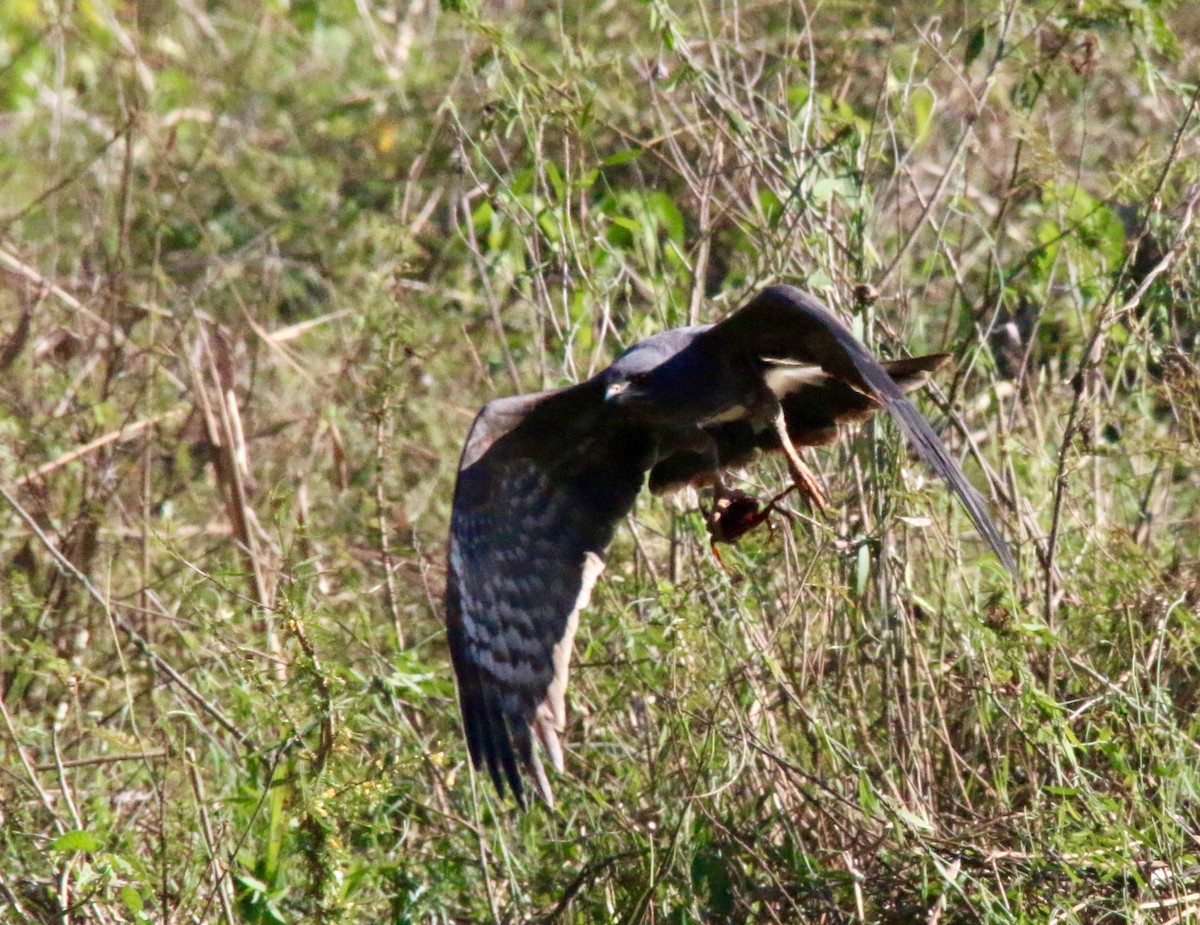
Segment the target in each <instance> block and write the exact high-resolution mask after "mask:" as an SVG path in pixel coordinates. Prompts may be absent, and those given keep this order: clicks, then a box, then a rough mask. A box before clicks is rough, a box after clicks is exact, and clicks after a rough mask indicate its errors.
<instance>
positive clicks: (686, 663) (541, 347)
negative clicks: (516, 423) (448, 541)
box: [0, 0, 1200, 923]
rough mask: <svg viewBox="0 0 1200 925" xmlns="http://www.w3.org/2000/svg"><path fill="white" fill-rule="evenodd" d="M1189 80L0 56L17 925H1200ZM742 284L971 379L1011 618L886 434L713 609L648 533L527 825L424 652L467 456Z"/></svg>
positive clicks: (180, 1) (769, 29)
mask: <svg viewBox="0 0 1200 925" xmlns="http://www.w3.org/2000/svg"><path fill="white" fill-rule="evenodd" d="M1198 48H1200V16H1198V15H1197V13H1196V10H1195V9H1194V6H1193V5H1192V4H1187V3H1180V4H1172V3H1166V2H1157V0H1072V2H1051V0H1026V2H1017V0H1003V2H1001V0H989V2H985V3H977V4H970V3H949V2H945V3H942V2H935V3H915V2H900V3H861V2H859V3H847V2H842V0H830V2H827V3H823V4H820V5H806V4H802V3H791V2H787V0H751V2H740V0H720V2H717V3H709V2H703V0H700V2H675V3H668V2H665V0H645V2H636V0H583V2H579V3H563V2H559V3H553V2H536V0H494V2H491V0H443V2H442V3H441V4H440V5H439V4H437V3H435V2H432V0H412V2H409V3H397V2H378V0H354V2H350V0H329V2H316V0H307V2H300V0H298V2H293V3H287V2H281V0H268V2H264V3H249V2H243V0H229V2H207V0H173V2H161V3H160V2H151V0H144V2H107V0H80V2H62V3H55V2H37V0H0V372H2V373H3V375H2V376H0V488H2V489H3V508H4V511H5V514H4V518H3V520H0V575H2V578H0V607H2V612H0V707H2V708H3V709H2V711H0V721H2V724H3V725H2V728H0V917H4V918H6V919H7V920H11V921H22V922H23V921H39V922H58V923H63V922H85V921H86V922H141V921H145V922H151V921H153V922H199V921H214V922H253V923H273V922H293V921H330V922H333V921H337V922H352V921H363V922H379V921H388V922H410V921H413V922H415V921H442V922H459V921H497V922H513V921H525V920H546V921H550V920H558V919H562V920H566V921H622V922H634V921H647V922H649V921H654V922H657V921H667V922H677V923H684V922H701V921H703V922H725V921H730V922H732V921H772V922H783V921H787V922H794V921H813V922H817V921H822V922H850V921H872V922H930V923H933V922H939V921H943V922H976V921H996V922H1038V921H1055V922H1099V921H1103V920H1106V919H1107V920H1118V919H1119V920H1129V921H1144V922H1159V921H1161V922H1168V921H1171V922H1173V921H1184V920H1188V919H1189V917H1195V916H1196V915H1197V914H1200V905H1198V902H1200V901H1198V900H1197V895H1198V889H1200V862H1198V859H1197V848H1196V845H1197V837H1198V829H1200V815H1198V810H1197V799H1198V796H1200V772H1198V771H1197V768H1198V767H1200V761H1198V760H1197V758H1198V751H1200V740H1198V738H1197V735H1198V733H1200V726H1198V724H1197V721H1196V719H1195V713H1196V706H1197V695H1198V692H1200V685H1198V684H1197V674H1196V661H1197V655H1198V649H1200V620H1198V605H1197V601H1198V600H1200V569H1198V567H1197V560H1198V556H1200V522H1198V519H1197V513H1196V512H1197V510H1200V476H1198V475H1197V464H1198V463H1200V439H1198V436H1197V435H1198V429H1200V372H1198V365H1197V364H1198V361H1200V357H1198V351H1197V331H1198V330H1200V311H1198V310H1197V308H1196V299H1195V289H1196V287H1197V285H1198V283H1200V270H1198V268H1197V258H1196V253H1195V249H1194V248H1193V247H1192V242H1193V240H1194V237H1195V233H1194V228H1193V225H1194V215H1193V213H1194V210H1195V207H1196V203H1197V201H1198V199H1200V186H1197V181H1198V179H1200V178H1198V177H1197V173H1198V172H1200V171H1198V169H1197V163H1200V162H1198V161H1197V158H1196V155H1197V133H1198V130H1197V121H1196V111H1195V110H1196V103H1197V87H1196V85H1195V83H1194V80H1195V74H1196V73H1197V66H1198V64H1200V52H1198V51H1197V49H1198ZM776 280H782V281H788V282H792V283H795V284H798V285H803V286H806V287H808V288H810V289H812V290H814V291H816V292H818V293H819V294H820V295H821V296H822V297H823V298H825V299H826V300H827V301H829V302H830V303H831V304H832V305H834V306H835V307H836V308H837V309H838V310H839V311H841V312H842V313H843V314H844V315H845V316H846V317H847V318H849V319H851V320H852V322H853V324H854V326H855V328H856V330H857V331H859V332H860V333H861V335H862V336H863V337H864V338H865V339H867V340H868V342H869V343H871V344H872V345H873V347H874V348H875V349H876V350H877V351H878V352H879V353H881V354H883V355H900V354H902V353H908V352H912V353H920V352H928V351H935V350H946V351H951V352H953V353H954V355H955V361H956V363H955V367H954V370H953V372H951V373H948V374H943V375H942V376H941V377H940V381H939V382H938V383H937V384H935V385H933V386H932V387H931V388H930V390H929V391H928V393H927V396H926V397H925V399H923V402H924V408H925V410H926V412H927V413H928V414H929V415H930V417H931V418H932V419H933V420H934V422H935V424H936V426H938V428H939V429H940V430H941V431H942V433H943V435H944V437H945V439H946V441H947V443H948V444H949V445H950V446H951V447H952V449H953V450H954V451H955V453H956V454H957V455H958V456H959V458H961V459H962V460H963V463H964V466H965V467H966V468H967V470H968V472H969V473H970V474H971V475H972V477H973V478H974V479H975V480H976V481H977V483H978V484H979V485H981V486H983V487H986V488H990V497H991V499H992V502H993V510H994V512H995V514H996V516H997V517H998V518H999V519H1000V520H1001V521H1002V522H1003V523H1005V525H1006V530H1007V532H1008V533H1009V535H1010V536H1012V537H1013V539H1014V541H1015V544H1016V545H1017V546H1018V548H1019V551H1020V556H1021V560H1022V574H1021V578H1020V580H1019V581H1018V582H1017V583H1016V584H1015V585H1010V583H1009V582H1008V580H1007V579H1006V577H1005V576H1004V575H1003V574H1002V573H1001V571H1000V570H999V569H998V567H997V566H996V565H995V564H994V563H993V562H992V561H991V560H990V559H989V557H988V556H987V555H986V554H985V552H984V550H983V548H982V546H981V544H980V543H979V542H978V541H977V540H976V539H975V538H974V536H973V535H972V534H971V532H970V528H969V524H968V523H967V522H966V520H965V518H963V517H962V515H961V514H960V512H958V511H957V510H956V509H955V507H954V505H953V504H951V503H950V502H949V501H948V499H947V498H946V496H945V494H944V492H942V490H941V489H940V487H939V486H938V485H936V484H932V483H931V482H930V481H929V479H928V476H927V475H926V473H925V472H924V471H923V470H922V469H921V468H920V467H919V466H916V465H910V461H909V460H908V458H907V456H906V455H905V452H904V450H903V447H902V445H901V444H900V442H899V441H898V438H897V435H896V434H895V433H894V431H893V430H892V428H891V427H890V425H888V424H886V423H882V422H881V423H879V424H875V425H870V426H867V427H864V428H863V429H862V430H861V431H860V432H859V433H857V434H855V435H853V436H848V437H847V438H846V439H844V440H843V441H841V442H840V443H839V444H838V445H836V446H833V447H830V448H828V449H826V450H824V451H822V452H821V454H820V455H819V457H818V465H819V468H820V471H821V473H822V475H823V477H824V479H825V480H826V483H827V485H828V486H829V488H830V490H831V492H832V494H833V497H834V498H835V501H836V503H835V505H834V513H832V514H830V515H829V516H823V517H810V516H801V517H799V518H798V519H796V520H794V521H783V522H781V523H780V524H779V525H778V527H777V529H776V530H775V531H774V532H770V531H766V530H763V531H761V532H759V533H756V534H754V535H752V536H750V537H747V539H746V541H745V542H744V543H743V544H742V545H741V546H740V547H738V549H737V550H731V551H730V552H729V553H728V554H727V555H726V559H727V561H729V563H730V566H731V569H730V572H728V573H727V572H725V571H723V570H722V569H721V568H720V567H719V566H718V565H717V564H716V563H715V561H714V560H713V558H712V557H711V555H710V553H709V552H708V548H707V541H706V537H705V536H704V532H703V527H702V521H701V519H700V517H699V515H698V514H697V513H696V507H695V503H694V500H695V499H693V498H680V499H667V500H651V499H644V500H643V502H642V503H641V504H640V505H639V508H638V510H637V512H636V513H635V515H634V516H633V517H631V518H630V521H629V523H628V525H627V526H626V527H623V528H622V530H621V531H619V534H618V539H617V541H616V543H615V544H614V548H613V550H612V552H611V554H610V556H609V567H608V571H607V572H606V576H605V578H604V580H603V581H602V582H601V586H600V587H599V588H598V591H597V594H596V596H595V599H594V601H593V606H592V608H591V610H590V612H589V614H588V615H587V616H586V617H585V620H584V627H583V629H582V632H581V636H580V639H579V641H578V643H577V660H578V662H579V663H580V664H579V668H578V670H577V671H575V672H574V673H573V676H572V683H573V690H572V691H571V694H570V698H571V702H570V709H571V720H570V725H569V728H568V732H567V738H568V740H569V745H568V756H567V765H568V768H567V773H566V774H565V775H564V776H562V777H561V778H560V779H559V780H558V781H557V785H556V791H557V795H558V798H559V800H560V805H559V807H558V809H557V810H554V811H551V810H548V809H547V808H545V807H536V808H534V809H533V810H531V811H530V812H529V813H527V814H524V815H521V814H519V813H517V812H516V810H515V809H514V808H513V807H512V806H511V805H508V804H506V803H505V802H504V801H502V800H499V799H498V798H497V797H496V795H495V794H494V793H493V792H492V791H491V790H490V789H489V785H488V784H487V783H486V782H485V781H483V780H477V779H476V778H475V777H474V775H473V774H472V773H471V772H470V769H469V767H468V766H467V764H466V761H465V745H464V743H463V740H462V737H461V734H460V730H459V726H458V716H457V706H456V703H455V693H454V687H453V682H452V679H451V673H450V668H449V662H448V656H447V652H446V646H445V642H444V634H443V631H442V628H441V603H440V595H441V592H442V585H443V575H444V569H443V563H442V544H443V542H444V536H445V532H446V527H447V519H448V514H449V504H450V498H451V492H452V487H453V479H454V471H455V465H456V460H457V454H458V451H459V448H460V447H461V443H462V440H463V437H464V435H465V432H466V429H467V427H468V426H469V424H470V421H471V417H472V415H473V414H474V412H475V411H476V410H477V409H478V407H479V406H481V405H482V404H483V403H484V402H485V401H487V400H488V399H489V398H491V397H494V396H497V395H500V394H510V393H514V392H517V391H529V390H534V389H540V388H551V387H557V386H560V385H564V384H566V383H569V382H572V381H576V380H578V379H579V378H581V377H583V376H586V375H589V374H591V373H593V372H595V371H596V370H598V369H600V368H602V367H603V366H604V365H605V364H607V362H608V361H609V360H610V359H611V358H612V357H613V356H614V355H615V353H616V352H618V351H619V350H620V349H621V348H622V347H623V346H625V345H628V344H629V343H632V342H634V341H636V340H637V339H639V338H641V337H644V336H646V335H648V334H650V333H653V332H655V331H658V330H660V329H662V328H663V327H664V326H670V325H681V324H688V323H696V322H700V321H710V320H714V319H716V318H719V317H721V316H722V315H723V314H724V313H726V312H728V311H730V310H732V309H733V308H734V307H736V306H737V305H738V304H739V303H740V302H741V301H742V300H743V299H744V298H745V297H746V296H747V295H748V294H749V293H751V292H753V291H754V290H755V288H756V287H758V286H760V285H763V284H765V283H767V282H772V281H776ZM785 478H786V473H785V472H784V471H783V470H782V468H781V467H780V466H779V465H777V464H776V463H774V462H764V464H763V465H761V466H760V467H758V468H756V469H754V470H752V471H749V472H747V473H745V474H744V482H743V484H745V485H746V486H747V487H752V488H753V489H754V490H756V491H761V492H762V493H766V492H769V491H771V490H772V489H773V488H774V487H776V486H778V485H779V484H781V483H782V481H783V480H784V479H785Z"/></svg>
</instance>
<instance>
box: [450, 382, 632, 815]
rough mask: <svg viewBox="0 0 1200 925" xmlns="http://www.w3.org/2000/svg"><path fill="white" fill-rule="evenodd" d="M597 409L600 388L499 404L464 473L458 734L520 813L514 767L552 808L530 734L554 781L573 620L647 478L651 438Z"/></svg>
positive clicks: (456, 642) (459, 493)
mask: <svg viewBox="0 0 1200 925" xmlns="http://www.w3.org/2000/svg"><path fill="white" fill-rule="evenodd" d="M603 404H604V403H603V385H602V384H600V383H597V382H596V381H594V380H593V381H590V382H585V383H582V384H580V385H577V386H574V387H571V388H568V389H562V390H560V391H557V392H546V393H541V394H538V395H524V396H517V397H515V398H506V399H500V400H498V401H494V402H492V403H491V404H489V405H487V406H486V407H485V408H484V409H483V410H482V411H481V412H480V413H479V415H478V417H476V419H475V423H474V424H473V425H472V427H471V432H470V435H469V437H468V439H467V444H466V447H465V449H464V451H463V457H462V461H461V462H460V464H459V471H458V481H457V484H456V485H455V490H454V506H453V510H452V513H451V521H450V544H449V555H448V559H449V563H448V565H449V568H448V574H447V579H446V626H447V632H448V635H449V641H450V653H451V657H452V660H453V662H454V670H455V674H456V675H457V677H458V691H459V702H460V705H461V707H462V716H463V726H464V728H465V731H466V736H467V744H468V748H469V749H470V753H471V760H472V762H473V764H474V765H475V767H477V768H481V767H482V766H483V765H485V764H486V766H487V769H488V771H489V773H490V775H491V777H492V780H493V781H494V782H495V784H496V787H497V789H498V790H499V791H500V792H501V793H503V792H504V785H505V782H507V784H508V786H509V787H510V788H511V789H512V791H513V795H514V796H515V797H516V799H517V801H518V803H520V804H521V805H522V806H523V805H524V804H525V799H524V793H523V789H522V781H521V773H520V765H524V766H525V768H527V769H528V770H529V771H530V772H531V773H532V775H533V778H534V781H535V783H536V784H537V787H538V789H539V791H540V792H541V794H542V796H543V797H544V798H545V799H546V801H547V802H551V801H552V797H551V794H550V787H549V783H548V782H547V780H546V776H545V772H544V770H543V769H542V765H541V761H540V759H539V758H538V755H537V753H536V751H535V750H534V746H533V741H532V739H533V734H536V735H537V737H538V739H539V741H540V742H541V744H542V746H543V747H545V749H546V751H547V754H548V755H549V757H550V760H551V763H552V764H553V765H555V767H556V769H557V770H561V768H562V752H561V746H560V744H559V740H558V732H559V731H561V730H562V727H563V721H564V713H565V704H564V698H563V695H564V691H565V689H566V684H567V668H568V663H569V661H570V657H571V646H572V642H573V638H574V635H575V627H576V625H577V622H578V617H579V612H580V610H581V609H582V608H584V607H585V606H587V603H588V599H589V596H590V593H591V588H592V584H593V583H594V582H595V580H596V577H597V576H598V575H599V573H600V571H601V569H602V568H603V562H602V556H603V553H604V550H605V548H606V547H607V546H608V543H609V541H610V540H611V539H612V534H613V531H614V530H615V528H616V525H617V522H618V521H619V520H620V519H621V518H622V517H623V516H624V515H625V514H626V513H628V512H629V510H631V509H632V507H633V504H634V501H635V499H636V497H637V493H638V491H639V490H640V488H641V485H642V481H643V479H644V477H645V472H646V469H647V468H648V467H649V462H650V453H651V452H652V446H651V437H650V435H649V434H648V433H647V432H645V431H642V430H640V429H636V428H630V427H629V426H628V425H621V424H620V423H618V422H615V421H613V420H612V419H611V418H610V417H609V416H608V415H606V412H605V409H604V407H603Z"/></svg>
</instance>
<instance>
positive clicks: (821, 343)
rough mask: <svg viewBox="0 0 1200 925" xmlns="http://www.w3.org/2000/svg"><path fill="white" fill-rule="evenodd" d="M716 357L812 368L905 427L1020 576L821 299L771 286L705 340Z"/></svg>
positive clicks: (953, 467) (927, 435)
mask: <svg viewBox="0 0 1200 925" xmlns="http://www.w3.org/2000/svg"><path fill="white" fill-rule="evenodd" d="M697 340H698V341H700V340H705V341H707V343H706V344H704V345H703V346H704V347H707V349H709V350H711V351H714V352H715V353H718V354H724V355H727V356H728V355H742V356H746V355H749V356H754V357H758V358H760V359H761V358H777V359H784V360H794V361H800V362H803V363H811V364H813V365H815V366H820V367H821V369H822V370H824V371H825V372H826V373H828V374H829V375H830V376H833V377H835V378H837V379H840V380H841V381H843V382H845V383H847V384H849V385H851V386H853V387H854V388H855V389H858V390H859V391H861V392H863V393H865V394H866V395H869V396H871V398H873V399H875V400H876V401H878V402H879V403H880V404H881V405H882V406H883V407H884V408H886V409H887V410H888V411H889V412H890V413H891V415H892V416H893V417H894V418H895V419H896V421H897V422H898V423H899V424H900V428H901V430H903V431H904V435H905V436H906V437H907V438H908V441H909V443H910V444H911V445H912V447H913V449H914V450H915V451H916V452H917V455H919V456H920V457H921V458H922V459H924V460H925V461H926V462H927V463H928V464H929V465H930V466H932V467H933V469H934V471H935V472H937V474H938V475H939V476H941V477H942V480H943V481H944V482H945V483H946V485H947V486H948V487H949V488H950V490H951V491H953V492H954V494H956V495H958V498H959V500H960V501H961V502H962V504H963V507H965V508H966V510H967V513H968V514H969V515H970V517H971V521H972V522H973V523H974V524H975V529H976V530H978V531H979V534H980V536H982V537H983V538H984V539H985V540H986V541H987V544H988V545H989V546H991V547H992V550H993V551H994V552H995V553H996V555H997V557H998V558H999V559H1000V561H1001V563H1003V565H1004V567H1005V568H1006V569H1008V571H1009V572H1010V573H1012V574H1016V570H1017V566H1016V561H1015V560H1014V559H1013V555H1012V551H1011V550H1010V549H1009V547H1008V543H1007V542H1006V541H1005V539H1004V537H1003V536H1002V535H1001V533H1000V530H999V529H998V528H997V527H996V525H995V523H993V521H992V519H991V517H989V516H988V513H987V506H986V504H985V503H984V501H983V498H981V497H980V495H979V492H977V491H976V490H975V488H974V486H972V485H971V483H970V482H969V481H967V477H966V476H965V475H964V474H963V471H962V469H960V468H959V467H958V463H956V462H955V461H954V460H953V459H952V458H951V457H950V454H949V453H947V452H946V448H945V447H944V446H943V445H942V441H941V440H940V439H939V438H938V435H937V434H936V433H934V431H933V428H932V427H930V426H929V423H928V422H927V421H926V420H925V419H924V418H923V417H921V413H920V412H919V411H917V409H916V408H915V407H913V405H912V403H911V402H909V400H908V399H907V398H905V397H904V392H903V390H902V389H901V388H900V386H898V385H897V384H896V383H895V382H894V381H893V380H892V378H891V376H889V375H888V373H887V370H885V369H884V368H883V366H881V365H880V363H879V361H878V360H876V359H875V357H873V356H872V355H871V353H870V352H869V351H868V350H867V348H866V347H864V346H863V345H862V343H861V342H859V340H858V338H856V337H855V336H854V334H853V333H852V332H851V331H850V329H849V328H848V327H846V325H845V324H843V323H842V322H841V321H840V320H839V319H838V318H837V316H835V315H834V314H833V313H832V312H831V311H830V310H829V309H828V308H826V307H825V306H824V305H823V304H821V302H820V301H819V300H818V299H816V298H815V297H813V296H811V295H809V294H808V293H806V292H802V291H801V290H799V289H796V288H794V287H792V286H769V287H768V288H766V289H764V290H763V291H762V292H760V293H759V294H758V295H757V296H755V297H754V299H752V300H751V301H750V302H749V303H747V304H746V305H744V306H743V307H742V308H740V309H738V310H737V311H736V312H734V313H733V314H732V315H730V316H729V317H728V318H726V319H725V320H724V321H722V322H720V323H718V324H716V325H714V326H713V327H711V328H709V329H708V330H707V331H705V332H704V333H703V334H701V335H699V337H698V338H697Z"/></svg>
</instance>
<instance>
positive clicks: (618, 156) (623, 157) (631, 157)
mask: <svg viewBox="0 0 1200 925" xmlns="http://www.w3.org/2000/svg"><path fill="white" fill-rule="evenodd" d="M641 156H642V149H641V148H626V149H625V150H624V151H617V152H616V153H615V154H610V155H609V156H608V157H606V158H605V159H604V160H602V161H601V162H600V163H601V164H603V165H604V166H606V167H616V166H617V165H618V164H628V163H629V162H630V161H636V160H637V159H638V158H639V157H641Z"/></svg>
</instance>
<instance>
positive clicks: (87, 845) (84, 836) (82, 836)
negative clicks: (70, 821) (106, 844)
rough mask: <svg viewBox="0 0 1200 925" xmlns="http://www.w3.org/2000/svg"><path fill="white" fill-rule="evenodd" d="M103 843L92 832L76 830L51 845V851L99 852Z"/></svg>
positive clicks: (66, 833) (60, 837)
mask: <svg viewBox="0 0 1200 925" xmlns="http://www.w3.org/2000/svg"><path fill="white" fill-rule="evenodd" d="M101 844H102V842H101V841H100V839H98V838H97V837H96V836H95V835H93V834H92V833H91V832H88V831H86V830H84V829H75V830H73V831H71V832H63V833H62V835H60V836H58V838H56V839H54V841H52V842H51V843H50V850H51V851H98V850H99V849H100V846H101Z"/></svg>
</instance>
